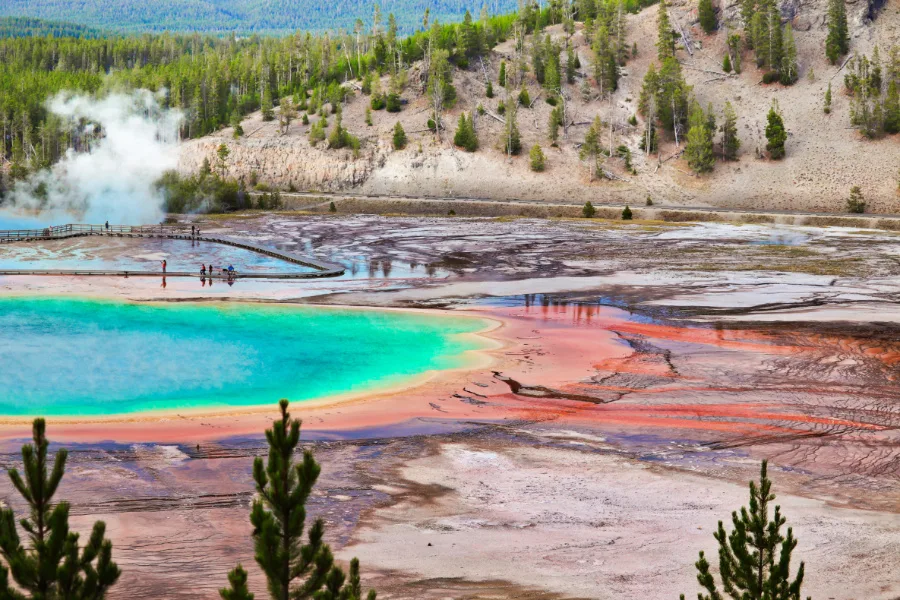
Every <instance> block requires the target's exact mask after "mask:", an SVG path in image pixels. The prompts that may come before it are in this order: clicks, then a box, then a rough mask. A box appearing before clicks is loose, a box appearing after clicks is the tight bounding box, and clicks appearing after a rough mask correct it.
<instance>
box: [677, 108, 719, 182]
mask: <svg viewBox="0 0 900 600" xmlns="http://www.w3.org/2000/svg"><path fill="white" fill-rule="evenodd" d="M714 133H715V129H712V128H710V127H709V119H708V115H706V114H705V113H704V112H703V109H702V108H700V105H699V104H697V103H694V108H693V110H692V111H691V118H690V129H688V134H687V143H686V144H685V147H684V155H685V158H687V161H688V165H689V166H690V167H691V169H692V170H693V171H694V172H695V173H706V172H707V171H712V169H713V165H715V163H716V156H715V152H714V150H713V135H714Z"/></svg>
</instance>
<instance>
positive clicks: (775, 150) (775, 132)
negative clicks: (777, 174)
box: [766, 102, 787, 160]
mask: <svg viewBox="0 0 900 600" xmlns="http://www.w3.org/2000/svg"><path fill="white" fill-rule="evenodd" d="M766 121H767V124H766V140H767V143H766V150H768V151H769V156H770V157H771V158H772V159H773V160H778V159H780V158H783V157H784V143H785V142H786V141H787V132H786V131H785V130H784V120H783V119H782V118H781V114H780V113H779V112H778V105H777V104H776V103H774V102H773V103H772V107H771V108H770V109H769V114H768V117H767V118H766Z"/></svg>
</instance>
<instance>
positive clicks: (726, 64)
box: [722, 54, 731, 73]
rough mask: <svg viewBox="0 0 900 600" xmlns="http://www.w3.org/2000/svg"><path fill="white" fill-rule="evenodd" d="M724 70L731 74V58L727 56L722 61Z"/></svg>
mask: <svg viewBox="0 0 900 600" xmlns="http://www.w3.org/2000/svg"><path fill="white" fill-rule="evenodd" d="M722 70H723V71H725V72H726V73H731V58H730V57H729V56H728V55H727V54H726V55H725V58H723V59H722Z"/></svg>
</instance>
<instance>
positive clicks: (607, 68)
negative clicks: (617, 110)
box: [593, 24, 619, 98]
mask: <svg viewBox="0 0 900 600" xmlns="http://www.w3.org/2000/svg"><path fill="white" fill-rule="evenodd" d="M593 48H594V79H596V80H597V86H598V87H599V88H600V97H601V98H602V97H603V96H605V95H606V94H611V93H612V92H614V91H616V88H617V87H618V81H619V66H618V64H617V62H616V54H615V50H614V48H613V46H612V43H611V40H610V36H609V30H608V29H607V28H606V26H605V25H603V24H601V25H600V27H598V28H597V32H596V34H595V35H594V43H593Z"/></svg>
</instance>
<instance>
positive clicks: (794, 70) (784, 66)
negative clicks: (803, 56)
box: [779, 23, 800, 85]
mask: <svg viewBox="0 0 900 600" xmlns="http://www.w3.org/2000/svg"><path fill="white" fill-rule="evenodd" d="M783 39H784V41H783V48H784V56H783V57H782V59H781V69H780V71H779V72H780V75H781V83H782V84H784V85H791V84H793V83H794V82H796V81H797V79H798V78H799V77H800V67H799V66H798V65H797V46H796V45H795V44H794V29H793V28H792V27H791V24H790V23H788V24H787V25H785V27H784V38H783Z"/></svg>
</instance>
